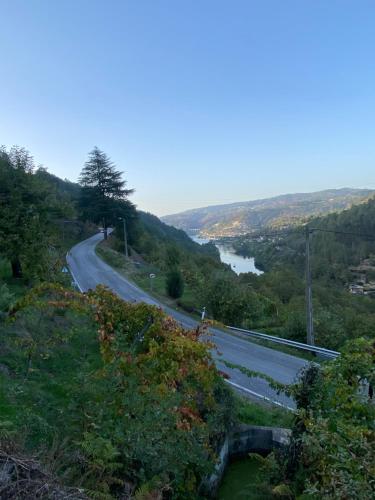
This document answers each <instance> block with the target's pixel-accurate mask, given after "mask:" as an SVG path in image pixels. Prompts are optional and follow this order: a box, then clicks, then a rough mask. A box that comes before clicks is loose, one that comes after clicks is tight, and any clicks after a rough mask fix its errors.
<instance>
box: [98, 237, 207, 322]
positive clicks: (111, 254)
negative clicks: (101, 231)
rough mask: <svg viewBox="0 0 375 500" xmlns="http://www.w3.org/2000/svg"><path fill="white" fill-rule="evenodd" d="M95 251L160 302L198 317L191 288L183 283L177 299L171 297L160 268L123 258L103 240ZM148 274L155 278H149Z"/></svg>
mask: <svg viewBox="0 0 375 500" xmlns="http://www.w3.org/2000/svg"><path fill="white" fill-rule="evenodd" d="M96 253H97V254H98V255H99V257H100V258H102V259H103V260H104V261H105V262H106V263H107V264H108V265H110V266H111V267H113V268H114V269H115V270H116V271H117V272H118V273H120V274H122V275H123V276H125V277H126V278H127V279H130V280H131V281H133V282H134V283H135V284H136V285H138V286H139V288H141V289H142V290H145V291H146V292H147V293H149V294H150V295H152V296H153V297H155V298H156V299H157V300H159V301H160V302H163V303H164V304H166V305H168V306H169V307H173V308H175V309H183V310H184V311H185V313H187V314H190V315H193V316H194V317H195V318H198V317H199V313H197V312H196V311H198V310H199V308H200V304H198V303H197V302H196V299H195V295H194V292H193V290H191V289H190V288H189V286H188V285H187V284H185V288H184V293H183V295H182V297H181V298H179V299H172V298H171V297H169V296H168V294H167V291H166V274H165V273H164V272H163V271H161V270H160V269H158V268H156V267H155V266H152V265H150V264H148V263H146V262H142V263H139V264H136V262H135V261H133V260H132V259H128V260H127V259H125V257H124V255H123V254H121V253H120V252H117V251H116V250H113V249H112V248H110V247H109V246H108V244H107V243H106V242H105V241H102V242H101V243H99V245H97V246H96ZM150 274H155V278H152V283H151V279H150Z"/></svg>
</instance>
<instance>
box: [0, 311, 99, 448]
mask: <svg viewBox="0 0 375 500" xmlns="http://www.w3.org/2000/svg"><path fill="white" fill-rule="evenodd" d="M33 315H34V316H33ZM56 318H58V319H56ZM36 325H40V329H39V331H36ZM26 332H30V333H29V334H27V335H26ZM49 332H53V335H57V336H58V337H59V340H56V341H55V340H52V343H51V344H48V342H50V339H48V336H49V335H50V333H49ZM29 335H31V336H32V337H33V338H35V339H36V342H37V343H36V347H35V349H34V353H33V359H32V363H31V366H30V369H28V367H29V364H28V356H27V352H28V349H27V348H26V347H25V346H26V345H27V344H25V341H27V339H29ZM39 336H40V338H38V337H39ZM0 337H1V340H0V387H1V390H0V415H1V417H2V418H1V420H3V419H4V420H5V421H9V422H10V423H11V424H12V428H13V430H14V431H15V432H16V434H17V436H19V437H20V436H22V441H23V443H24V445H25V447H26V448H27V449H34V448H38V449H40V448H41V447H42V448H43V447H49V446H51V445H52V443H53V441H54V440H55V439H56V436H57V435H59V436H67V437H69V439H74V436H78V435H80V434H81V430H82V429H81V428H80V425H81V423H80V422H79V421H78V415H79V414H80V412H78V411H77V409H76V408H75V407H74V405H73V401H75V403H74V404H75V405H76V404H77V402H78V404H81V403H82V405H83V406H84V399H85V395H87V394H88V393H89V392H90V391H91V390H92V389H91V387H88V386H87V380H88V379H89V374H90V373H91V372H92V371H93V370H95V369H96V368H98V367H100V366H101V356H100V352H99V343H98V340H97V333H96V330H95V328H94V327H93V325H92V324H91V323H90V322H89V321H87V320H85V321H84V320H83V319H82V317H81V316H80V315H79V314H78V313H72V312H68V313H67V314H66V315H64V316H63V317H56V316H51V317H47V318H46V317H43V318H42V319H41V321H40V320H39V318H37V317H36V313H31V315H30V316H27V315H25V316H23V319H22V320H18V321H17V322H15V323H14V324H13V323H10V324H8V323H4V322H3V323H2V324H0ZM45 339H46V340H45ZM20 342H21V344H20ZM1 368H2V369H1Z"/></svg>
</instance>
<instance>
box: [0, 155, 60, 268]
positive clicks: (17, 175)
mask: <svg viewBox="0 0 375 500" xmlns="http://www.w3.org/2000/svg"><path fill="white" fill-rule="evenodd" d="M33 168H34V165H33V161H32V157H31V156H30V154H29V153H28V152H26V150H24V149H22V148H16V147H13V148H12V149H11V150H10V151H9V153H8V152H7V151H6V150H5V149H2V150H1V151H0V252H1V253H2V254H3V255H4V256H5V257H6V258H8V259H9V261H10V262H11V266H12V273H13V277H15V278H20V277H22V276H23V275H24V274H25V273H26V275H27V277H28V278H31V277H35V276H41V275H42V274H43V273H44V274H45V272H46V271H47V269H48V256H51V250H52V246H51V243H52V242H51V240H50V236H51V231H52V225H51V218H52V217H53V216H54V215H53V214H54V210H53V209H54V208H56V209H57V212H60V211H61V210H60V208H59V207H56V205H55V207H53V206H52V204H51V202H50V201H51V200H50V199H49V194H50V192H49V186H47V185H45V184H44V183H42V182H40V181H39V179H37V178H36V176H35V175H34V174H33ZM43 261H44V262H43Z"/></svg>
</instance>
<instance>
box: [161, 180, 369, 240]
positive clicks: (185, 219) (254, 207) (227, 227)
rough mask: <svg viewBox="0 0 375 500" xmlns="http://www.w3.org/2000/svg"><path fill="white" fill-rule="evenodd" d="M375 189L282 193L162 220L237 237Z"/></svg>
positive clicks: (347, 203) (346, 203) (339, 206)
mask: <svg viewBox="0 0 375 500" xmlns="http://www.w3.org/2000/svg"><path fill="white" fill-rule="evenodd" d="M374 194H375V191H373V190H370V189H351V188H342V189H327V190H324V191H318V192H314V193H295V194H284V195H280V196H276V197H273V198H265V199H260V200H254V201H244V202H237V203H230V204H225V205H213V206H208V207H203V208H195V209H192V210H187V211H185V212H181V213H178V214H172V215H166V216H164V217H162V220H163V221H164V222H166V223H167V224H171V225H172V226H175V227H177V228H179V229H183V230H185V231H187V232H190V233H191V232H198V233H200V234H202V235H205V236H236V235H239V234H245V233H248V232H251V231H254V230H256V229H259V228H262V227H285V226H289V225H291V224H294V223H297V222H300V221H301V219H305V218H307V217H310V216H315V215H321V214H327V213H330V212H334V211H341V210H345V209H347V208H350V207H351V206H352V205H355V204H358V203H361V202H362V201H363V200H365V199H367V198H368V197H369V196H371V195H374Z"/></svg>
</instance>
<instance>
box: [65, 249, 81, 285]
mask: <svg viewBox="0 0 375 500" xmlns="http://www.w3.org/2000/svg"><path fill="white" fill-rule="evenodd" d="M68 254H69V252H67V254H66V256H65V260H66V264H67V266H68V268H69V271H70V274H71V275H72V278H73V280H74V283H75V284H76V285H77V286H78V290H79V291H80V292H81V293H83V289H82V287H81V285H80V284H79V283H78V280H77V278H76V277H75V275H74V273H73V271H72V268H71V267H70V266H69V262H68Z"/></svg>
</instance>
